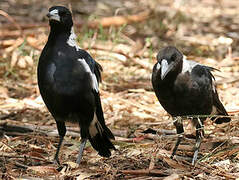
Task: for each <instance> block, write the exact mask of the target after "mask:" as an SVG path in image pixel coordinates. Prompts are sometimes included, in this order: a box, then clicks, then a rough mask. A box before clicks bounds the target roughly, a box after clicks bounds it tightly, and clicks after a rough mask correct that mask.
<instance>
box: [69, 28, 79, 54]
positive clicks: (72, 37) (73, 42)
mask: <svg viewBox="0 0 239 180" xmlns="http://www.w3.org/2000/svg"><path fill="white" fill-rule="evenodd" d="M67 44H68V45H70V46H71V47H75V48H76V51H79V50H80V47H79V46H78V44H77V42H76V34H75V32H74V28H73V27H72V28H71V34H70V36H69V38H68V40H67Z"/></svg>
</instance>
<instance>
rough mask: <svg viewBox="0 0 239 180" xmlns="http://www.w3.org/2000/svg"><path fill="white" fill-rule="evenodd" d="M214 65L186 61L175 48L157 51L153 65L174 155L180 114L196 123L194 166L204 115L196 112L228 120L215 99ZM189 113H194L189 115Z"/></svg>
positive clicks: (180, 133)
mask: <svg viewBox="0 0 239 180" xmlns="http://www.w3.org/2000/svg"><path fill="white" fill-rule="evenodd" d="M212 70H214V68H212V67H209V66H205V65H202V64H199V63H197V62H194V61H190V60H186V58H184V56H183V54H182V53H181V52H180V51H179V50H178V49H177V48H175V47H173V46H169V47H166V48H163V49H162V50H160V51H159V53H158V55H157V63H156V64H155V65H154V67H153V73H152V85H153V89H154V91H155V94H156V96H157V98H158V100H159V102H160V104H161V105H162V106H163V108H164V109H165V110H166V111H167V112H168V113H169V114H170V115H171V116H172V117H173V120H174V121H173V123H174V125H175V127H176V131H177V134H178V139H177V142H176V144H175V147H174V149H173V152H172V156H171V158H173V156H174V155H175V153H176V151H177V148H178V145H179V144H180V142H181V140H182V138H183V133H184V129H183V124H182V116H192V122H193V125H194V126H196V145H195V151H194V156H193V159H192V164H193V165H194V164H195V162H196V160H197V156H198V151H199V148H200V144H201V139H202V137H203V135H204V129H203V122H204V120H205V119H206V117H205V116H204V117H202V116H199V115H221V116H219V117H215V116H214V117H212V118H211V119H212V120H213V121H214V122H215V123H216V124H221V123H225V122H229V121H230V120H231V119H230V118H229V117H225V116H228V114H227V112H226V110H225V108H224V106H223V105H222V103H221V101H220V100H219V97H218V93H217V90H216V87H215V78H214V76H213V75H212V73H211V71H212ZM193 115H198V118H197V116H193Z"/></svg>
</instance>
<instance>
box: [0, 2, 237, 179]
mask: <svg viewBox="0 0 239 180" xmlns="http://www.w3.org/2000/svg"><path fill="white" fill-rule="evenodd" d="M55 4H59V1H48V0H45V1H40V0H24V1H22V0H2V1H1V2H0V135H1V136H0V137H1V138H0V176H1V178H2V179H19V178H20V179H170V180H171V179H236V178H239V146H238V144H239V93H238V92H239V48H238V47H239V46H238V45H239V41H238V40H239V14H238V12H239V4H238V2H237V0H231V1H227V0H175V1H173V0H163V1H161V0H148V1H144V0H132V1H130V0H118V1H111V0H102V1H97V0H92V1H88V0H84V1H79V2H78V1H76V0H72V1H62V3H61V5H66V6H67V7H69V8H71V9H72V11H73V15H74V21H75V24H76V26H75V30H76V32H77V35H78V41H79V45H80V46H81V47H82V48H83V49H86V50H87V51H89V52H90V53H91V54H92V55H93V57H94V58H95V59H96V60H97V61H98V62H99V63H100V64H101V65H102V66H103V68H104V72H103V82H102V84H101V85H100V92H101V99H102V105H103V108H104V114H105V119H106V122H107V125H108V126H109V127H110V129H111V130H112V131H113V133H114V134H115V137H116V140H115V141H114V144H115V146H116V148H117V151H114V152H112V156H111V157H110V158H102V157H100V156H98V155H97V153H96V152H95V150H93V149H92V147H91V146H90V144H87V146H86V149H85V151H84V156H83V161H82V163H81V164H80V165H79V166H78V165H77V164H75V161H76V157H77V153H78V147H79V143H80V136H79V128H78V127H76V126H75V125H72V124H69V125H68V128H67V129H68V133H67V135H66V137H65V141H64V145H63V147H62V149H61V152H60V161H61V163H62V165H61V166H60V167H59V166H57V165H54V164H52V160H53V157H54V154H55V151H56V145H57V143H58V133H57V130H56V124H55V121H54V120H53V118H52V117H51V115H50V114H49V112H48V111H47V109H46V108H45V105H44V104H43V102H42V100H41V97H40V95H39V91H38V87H37V80H36V66H37V62H38V58H39V55H40V52H41V50H42V48H43V46H44V44H45V42H46V40H47V36H48V33H49V27H48V22H47V19H46V18H45V14H46V13H47V11H48V8H49V7H50V6H51V5H55ZM166 45H175V46H177V47H178V48H179V49H180V50H181V51H182V52H184V54H185V55H186V56H187V57H188V59H194V60H195V61H197V62H200V63H202V64H205V65H209V66H212V67H215V68H217V69H220V72H215V73H214V75H215V78H216V80H217V88H218V92H219V95H220V98H221V100H222V102H223V104H224V105H225V107H226V109H227V111H228V112H229V114H230V115H231V116H232V121H231V122H230V123H229V124H222V125H215V124H213V123H212V122H211V121H210V120H208V121H206V124H205V138H204V140H203V143H202V145H201V148H200V153H199V160H198V163H197V164H196V165H195V166H191V158H192V155H193V146H194V143H195V139H194V133H195V132H194V129H192V128H191V126H190V123H189V121H187V120H185V122H184V123H185V129H186V133H185V139H184V141H183V143H182V144H181V145H180V146H179V150H178V152H177V156H176V157H175V159H174V160H172V159H170V158H169V157H170V155H171V152H172V147H173V146H174V143H175V141H176V137H177V136H176V134H175V128H174V126H173V124H172V119H171V117H170V116H169V115H168V114H167V113H166V112H165V111H164V110H163V108H162V107H161V106H160V104H159V102H158V101H157V99H156V97H155V95H154V92H153V91H152V86H151V80H150V78H151V71H152V67H153V65H154V63H155V62H156V59H155V57H156V54H157V52H158V50H159V49H160V48H162V47H165V46H166ZM148 128H152V129H155V130H157V134H156V135H154V134H143V133H142V132H143V131H144V130H146V129H148Z"/></svg>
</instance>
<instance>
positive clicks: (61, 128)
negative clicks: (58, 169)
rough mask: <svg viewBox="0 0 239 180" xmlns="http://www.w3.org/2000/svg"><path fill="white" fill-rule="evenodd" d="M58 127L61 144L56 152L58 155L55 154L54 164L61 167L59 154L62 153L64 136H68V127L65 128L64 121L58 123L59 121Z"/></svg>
mask: <svg viewBox="0 0 239 180" xmlns="http://www.w3.org/2000/svg"><path fill="white" fill-rule="evenodd" d="M56 125H57V130H58V133H59V136H60V140H59V143H58V145H57V150H56V154H55V157H54V163H56V164H58V165H60V161H59V158H58V155H59V152H60V149H61V145H62V142H63V140H64V136H65V134H66V126H65V122H64V121H57V120H56Z"/></svg>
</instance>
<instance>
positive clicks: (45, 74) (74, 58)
mask: <svg viewBox="0 0 239 180" xmlns="http://www.w3.org/2000/svg"><path fill="white" fill-rule="evenodd" d="M47 17H48V18H49V24H50V34H49V37H48V41H47V43H46V45H45V47H44V49H43V51H42V53H41V56H40V59H39V63H38V68H37V75H38V86H39V90H40V94H41V96H42V98H43V101H44V102H45V104H46V106H47V108H48V110H49V111H50V113H51V114H52V116H53V117H54V119H55V121H56V124H57V129H58V133H59V136H60V141H59V143H58V146H57V151H56V154H55V158H54V161H55V162H56V163H58V164H60V163H59V158H58V154H59V151H60V148H61V145H62V142H63V139H64V136H65V134H66V127H65V122H66V121H69V122H73V123H78V124H79V126H80V134H81V145H80V150H79V155H78V158H77V163H78V164H80V161H81V158H82V154H83V150H84V147H85V144H86V141H87V139H89V141H90V143H91V145H92V146H93V148H94V149H95V150H96V151H98V153H99V155H101V156H104V157H109V156H110V155H111V151H110V149H115V147H114V145H113V144H112V143H111V141H110V139H114V136H113V134H112V132H111V131H110V130H109V129H108V128H107V126H106V124H105V119H104V115H103V111H102V106H101V100H100V95H99V87H98V83H99V81H101V71H102V67H101V65H100V64H99V63H97V62H96V61H95V60H94V59H93V58H92V57H91V56H90V55H89V54H88V53H87V52H86V51H85V50H82V49H80V47H79V46H78V45H77V42H76V35H75V33H74V30H73V21H72V15H71V12H70V11H69V10H68V9H67V8H66V7H62V6H53V7H51V8H50V9H49V13H48V14H47Z"/></svg>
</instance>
